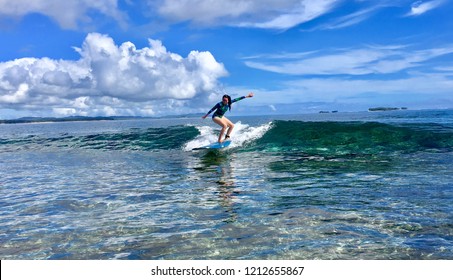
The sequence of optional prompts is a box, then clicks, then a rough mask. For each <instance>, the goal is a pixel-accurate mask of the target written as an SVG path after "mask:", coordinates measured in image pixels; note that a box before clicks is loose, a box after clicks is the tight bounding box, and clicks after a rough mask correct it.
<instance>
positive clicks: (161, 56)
mask: <svg viewBox="0 0 453 280" xmlns="http://www.w3.org/2000/svg"><path fill="white" fill-rule="evenodd" d="M75 50H76V51H77V52H78V53H79V54H80V56H81V57H80V59H79V60H54V59H50V58H21V59H16V60H12V61H6V62H2V63H0V108H3V109H16V110H33V109H36V110H38V109H42V108H48V109H51V110H52V111H53V112H54V113H56V114H81V115H94V114H101V115H113V114H126V115H137V114H140V115H152V114H155V113H159V112H160V111H165V109H175V107H178V106H183V105H184V104H186V102H187V100H191V99H193V98H196V97H198V96H208V95H209V94H210V93H211V92H212V91H213V90H215V89H216V87H217V86H218V79H219V78H221V77H223V76H226V75H227V71H226V69H225V68H224V66H223V64H221V63H219V62H217V61H216V59H215V58H214V57H213V55H212V54H211V53H210V52H200V51H191V52H190V53H189V54H188V56H187V57H182V56H181V55H179V54H176V53H172V52H169V51H167V49H166V48H165V46H163V45H162V42H160V41H158V40H151V39H150V40H149V47H145V48H142V49H137V48H136V46H135V45H134V44H133V43H131V42H125V43H123V44H121V45H119V46H118V45H116V44H115V42H114V41H113V39H112V38H111V37H109V36H107V35H102V34H99V33H90V34H88V36H87V37H86V39H85V41H84V42H83V44H82V46H81V47H80V48H75ZM170 100H181V102H179V103H178V102H174V101H170Z"/></svg>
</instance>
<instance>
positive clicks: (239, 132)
mask: <svg viewBox="0 0 453 280" xmlns="http://www.w3.org/2000/svg"><path fill="white" fill-rule="evenodd" d="M271 126H272V123H271V122H269V123H266V124H263V125H260V126H257V127H253V126H249V125H247V124H242V123H241V122H240V121H239V122H237V123H235V124H234V130H233V132H232V133H231V135H230V136H231V139H232V142H231V145H230V146H229V147H228V148H229V149H231V148H236V147H241V146H243V145H244V144H245V143H247V142H250V141H253V140H256V139H259V138H261V137H262V136H263V135H264V134H265V133H266V132H267V131H268V130H269V129H270V128H271ZM197 129H198V130H199V131H200V135H198V136H197V137H196V138H195V139H193V140H191V141H189V142H188V143H187V144H186V145H185V146H184V150H185V151H190V150H192V149H194V148H198V147H202V146H206V145H209V144H210V143H214V142H216V141H217V139H218V133H219V129H216V128H214V127H211V126H200V127H197Z"/></svg>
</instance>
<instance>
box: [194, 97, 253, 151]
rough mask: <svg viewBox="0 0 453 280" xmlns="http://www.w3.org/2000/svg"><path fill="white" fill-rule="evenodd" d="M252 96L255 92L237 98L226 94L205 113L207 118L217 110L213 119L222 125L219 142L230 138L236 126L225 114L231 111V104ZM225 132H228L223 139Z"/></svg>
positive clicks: (204, 117)
mask: <svg viewBox="0 0 453 280" xmlns="http://www.w3.org/2000/svg"><path fill="white" fill-rule="evenodd" d="M251 97H253V92H251V93H249V94H248V95H247V96H241V97H238V98H235V99H231V97H230V96H229V95H227V94H225V95H224V96H223V97H222V101H220V102H219V103H217V104H216V105H215V106H214V107H212V109H211V110H209V112H208V113H207V114H206V115H204V116H203V117H202V118H203V119H206V117H207V116H209V114H211V113H212V112H213V111H214V110H216V111H215V112H214V114H213V115H212V120H213V121H214V122H215V123H216V124H218V125H220V126H221V127H222V130H220V134H219V140H218V142H219V143H222V142H223V141H225V140H228V139H229V138H230V134H231V132H232V131H233V128H234V124H233V123H232V122H231V121H230V120H229V119H227V118H226V117H225V116H224V115H225V113H226V112H227V111H228V110H230V111H231V104H233V103H234V102H237V101H239V100H242V99H245V98H251ZM224 133H226V135H225V139H222V136H223V134H224Z"/></svg>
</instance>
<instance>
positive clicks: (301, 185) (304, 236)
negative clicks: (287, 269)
mask: <svg viewBox="0 0 453 280" xmlns="http://www.w3.org/2000/svg"><path fill="white" fill-rule="evenodd" d="M231 119H232V120H233V121H234V122H235V123H236V131H235V132H234V133H233V135H232V138H233V143H232V144H231V146H230V147H228V148H227V149H224V150H221V151H193V150H192V149H193V148H195V147H199V146H202V145H206V144H207V143H209V142H213V141H215V139H216V137H217V136H216V133H217V132H218V128H217V127H216V126H215V125H214V124H213V123H212V122H211V121H209V120H204V121H203V120H201V118H200V119H160V120H152V119H142V120H122V121H93V122H68V123H42V124H8V125H6V124H5V125H0V214H1V215H0V225H1V227H0V228H1V230H0V243H1V245H0V258H1V259H453V172H452V171H451V170H453V168H452V167H453V111H451V110H438V111H398V112H374V113H368V112H363V113H337V114H313V115H298V116H264V117H242V118H234V117H232V118H231Z"/></svg>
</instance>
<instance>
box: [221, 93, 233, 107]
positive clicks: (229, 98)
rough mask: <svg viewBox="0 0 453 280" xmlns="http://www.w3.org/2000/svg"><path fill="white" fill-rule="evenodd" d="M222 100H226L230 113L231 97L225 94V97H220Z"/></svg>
mask: <svg viewBox="0 0 453 280" xmlns="http://www.w3.org/2000/svg"><path fill="white" fill-rule="evenodd" d="M223 98H227V99H228V108H229V109H230V111H231V96H229V95H228V94H225V95H224V96H223V97H222V99H223Z"/></svg>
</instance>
